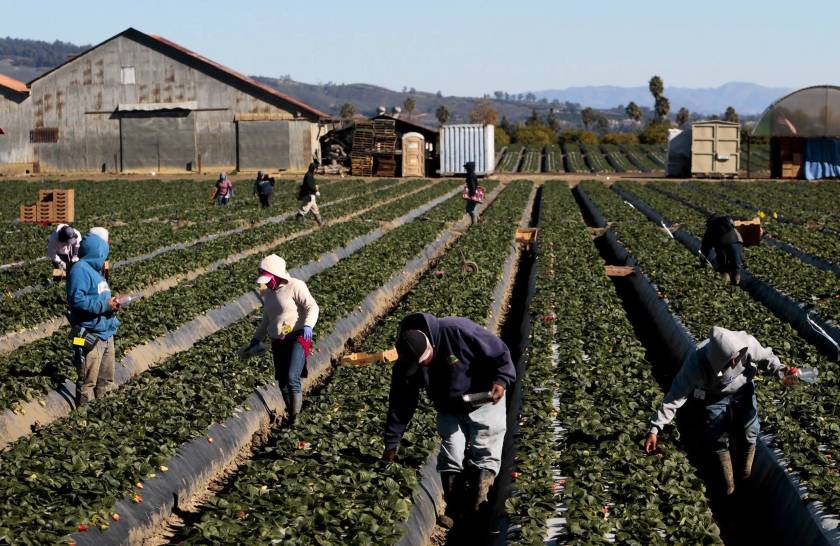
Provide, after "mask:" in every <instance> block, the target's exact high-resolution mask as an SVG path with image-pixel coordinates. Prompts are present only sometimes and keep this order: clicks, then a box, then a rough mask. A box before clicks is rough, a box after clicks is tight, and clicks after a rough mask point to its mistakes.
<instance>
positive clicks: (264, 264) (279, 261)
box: [257, 254, 292, 284]
mask: <svg viewBox="0 0 840 546" xmlns="http://www.w3.org/2000/svg"><path fill="white" fill-rule="evenodd" d="M259 270H260V276H259V277H257V284H268V281H270V280H271V277H270V276H268V275H266V274H265V273H271V274H272V275H274V276H275V277H278V278H280V279H283V280H284V281H286V282H288V281H289V280H290V279H291V278H292V277H291V276H290V275H289V272H288V271H286V260H284V259H283V258H281V257H280V256H278V255H277V254H271V255H269V256H266V257H265V258H263V259H262V260H261V261H260V266H259Z"/></svg>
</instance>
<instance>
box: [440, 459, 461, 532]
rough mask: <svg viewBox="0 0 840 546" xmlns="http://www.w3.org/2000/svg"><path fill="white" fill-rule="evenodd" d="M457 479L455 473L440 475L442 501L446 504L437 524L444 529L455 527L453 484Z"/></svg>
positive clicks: (455, 511)
mask: <svg viewBox="0 0 840 546" xmlns="http://www.w3.org/2000/svg"><path fill="white" fill-rule="evenodd" d="M457 478H458V473H457V472H441V473H440V483H441V485H442V487H443V500H444V502H446V510H445V511H444V513H443V514H441V515H439V516H438V520H437V522H438V525H440V526H441V527H443V528H444V529H452V527H454V526H455V515H456V513H457V506H456V502H457V501H456V500H455V496H456V493H455V482H456V479H457Z"/></svg>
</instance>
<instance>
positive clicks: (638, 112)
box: [338, 76, 739, 145]
mask: <svg viewBox="0 0 840 546" xmlns="http://www.w3.org/2000/svg"><path fill="white" fill-rule="evenodd" d="M648 89H649V91H650V93H651V96H652V97H653V104H654V105H653V108H652V109H650V108H646V107H641V106H639V105H638V104H636V103H635V102H630V103H629V104H628V105H627V106H624V105H622V106H619V107H618V108H617V109H614V110H606V111H605V110H596V109H595V108H591V107H586V108H581V107H580V105H577V104H571V103H565V104H560V103H557V104H556V107H551V108H547V109H545V108H543V109H540V110H538V109H537V107H538V106H537V105H535V107H534V108H533V109H532V111H531V116H530V117H529V118H527V119H526V120H524V121H521V122H518V123H512V122H510V121H509V120H508V119H507V117H505V116H500V115H499V112H498V110H497V109H496V108H495V107H494V103H495V104H496V105H498V101H514V100H520V101H521V100H525V101H528V100H531V101H532V102H538V101H536V96H535V95H534V94H533V93H526V94H520V95H521V96H520V95H509V94H507V93H503V92H501V91H497V92H495V93H494V95H495V101H494V100H493V99H491V98H490V96H489V95H485V96H484V97H483V98H480V99H475V104H474V106H473V108H472V110H471V111H470V112H469V116H468V121H469V122H470V123H486V124H492V125H496V126H497V130H496V142H497V143H498V144H499V145H505V144H508V143H511V142H514V143H521V144H532V145H539V144H552V143H555V142H559V143H561V144H562V143H564V142H579V143H581V144H598V143H599V142H601V143H605V144H633V143H642V144H664V143H666V142H667V141H668V130H669V129H671V128H674V127H675V126H676V127H677V128H685V127H686V126H687V124H688V123H689V122H692V121H697V120H699V119H723V120H726V121H734V122H737V121H739V116H738V113H737V112H736V111H735V109H734V108H733V107H731V106H730V107H728V108H727V109H726V111H725V112H723V114H721V115H719V116H718V115H713V116H700V115H697V114H694V113H692V112H690V111H689V110H688V108H685V107H682V108H680V109H679V110H678V111H677V113H676V114H675V115H672V113H671V102H670V100H669V99H668V97H666V96H665V83H664V82H663V81H662V78H660V77H659V76H653V77H652V78H651V79H650V81H649V82H648ZM555 102H556V101H555ZM416 105H417V103H416V101H415V99H414V97H413V96H411V95H409V96H408V97H406V99H405V101H404V102H403V104H402V105H401V106H400V107H395V108H393V110H392V113H394V114H399V115H402V113H403V112H404V113H405V117H406V119H409V120H410V119H411V117H412V115H413V113H414V110H415V107H416ZM570 113H571V114H572V115H573V116H577V117H578V122H579V123H576V124H575V125H578V126H577V127H570V126H569V125H570V123H569V114H570ZM338 114H339V116H340V117H341V118H343V119H345V120H351V119H353V118H354V117H356V116H357V115H358V111H357V109H356V107H355V106H354V105H353V104H352V103H349V102H345V103H343V104H341V105H339V107H338ZM561 114H562V118H561ZM607 114H609V116H608V115H607ZM500 117H501V119H499V118H500ZM435 118H436V119H437V121H438V122H439V123H440V124H441V125H443V124H445V123H448V122H450V121H452V116H451V114H450V111H449V108H447V106H446V104H444V103H441V104H440V105H439V106H438V107H437V109H436V110H435ZM617 118H622V119H617Z"/></svg>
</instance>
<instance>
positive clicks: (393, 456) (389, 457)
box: [382, 449, 397, 463]
mask: <svg viewBox="0 0 840 546" xmlns="http://www.w3.org/2000/svg"><path fill="white" fill-rule="evenodd" d="M382 460H383V461H386V462H389V463H393V462H394V461H395V460H397V450H396V449H386V450H385V451H383V452H382Z"/></svg>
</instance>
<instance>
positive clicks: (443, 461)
mask: <svg viewBox="0 0 840 546" xmlns="http://www.w3.org/2000/svg"><path fill="white" fill-rule="evenodd" d="M505 402H506V399H505V397H504V396H503V397H502V399H501V400H499V401H498V402H497V403H496V404H485V405H483V406H480V407H479V408H478V409H476V410H473V411H472V412H470V413H462V414H455V413H438V414H437V430H438V434H440V438H441V442H440V452H438V460H437V470H438V472H460V471H461V470H463V469H464V466H465V464H464V463H465V461H464V454H465V451H466V450H467V448H468V447H469V458H468V459H467V461H466V465H467V466H471V467H475V468H479V469H483V470H490V471H491V472H493V474H496V475H498V474H499V468H500V467H501V466H502V447H503V444H504V441H505V432H506V430H507V405H506V403H505Z"/></svg>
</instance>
